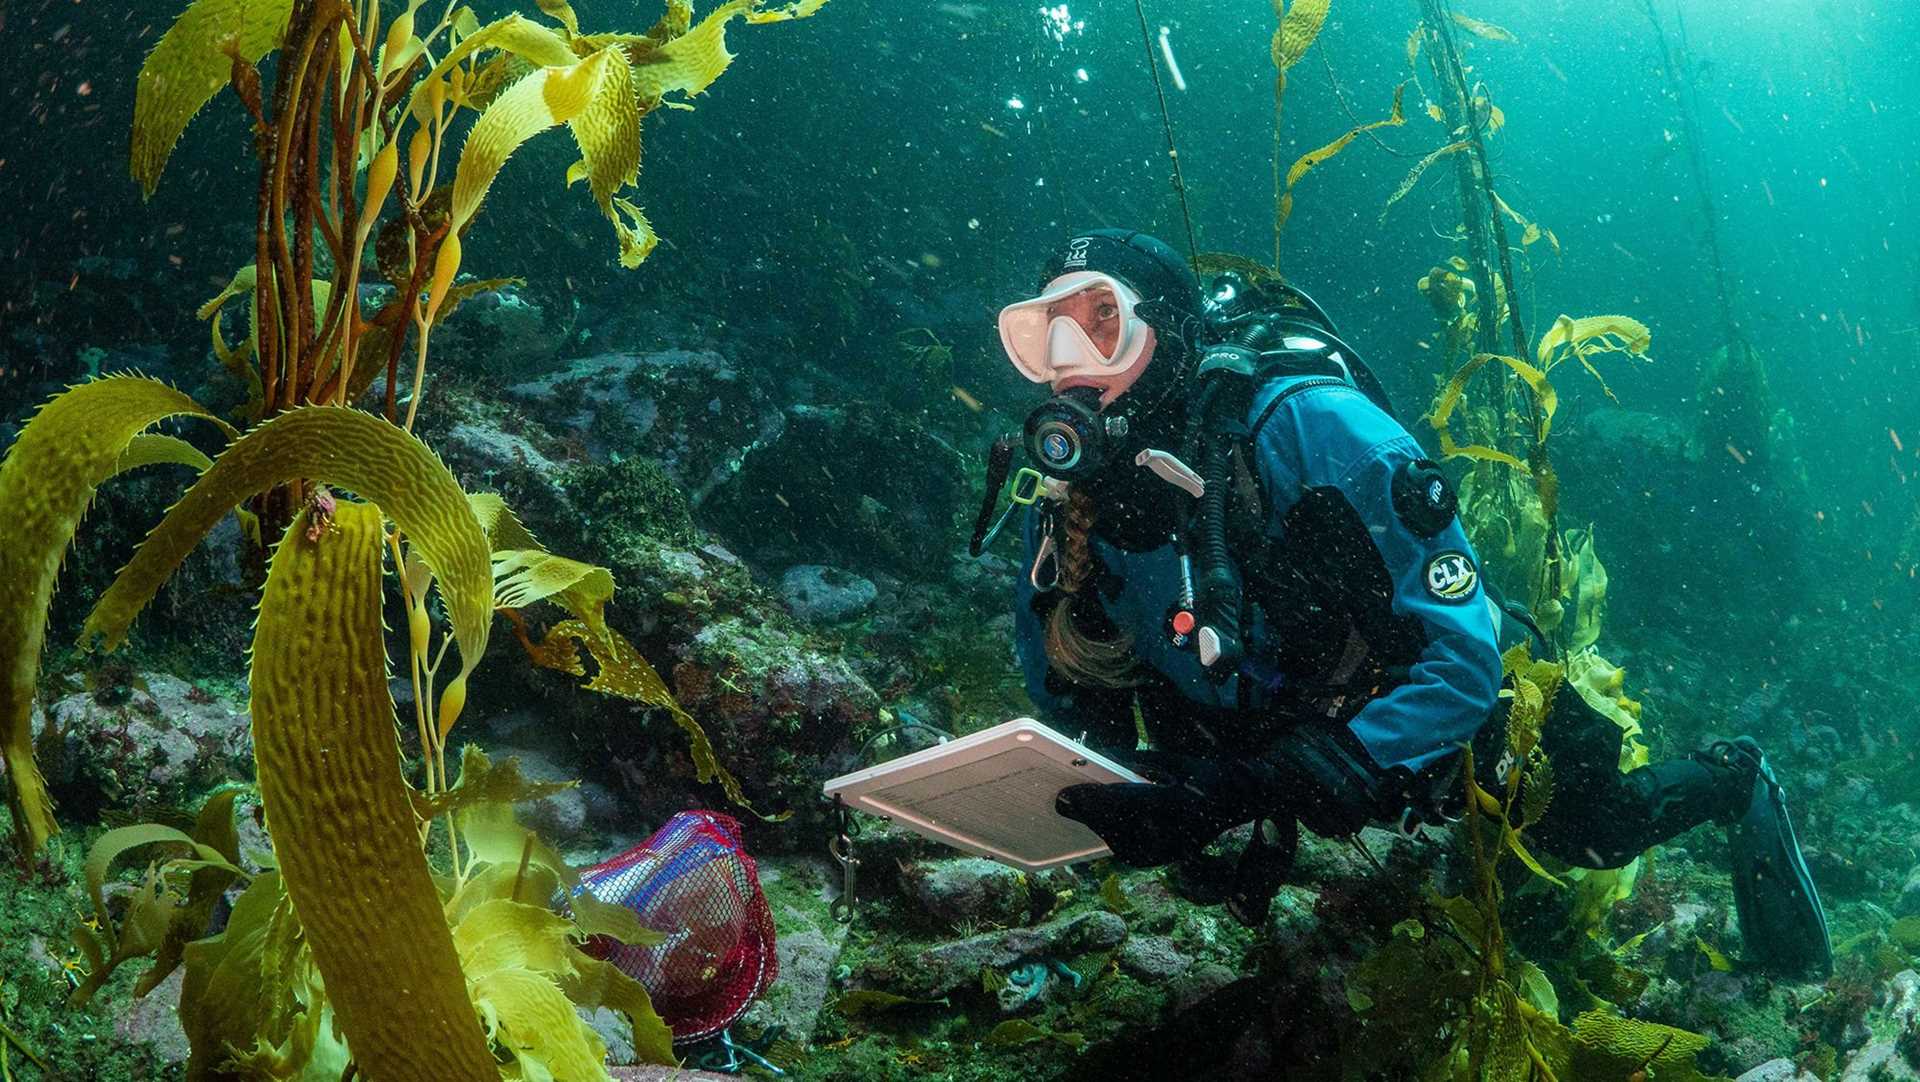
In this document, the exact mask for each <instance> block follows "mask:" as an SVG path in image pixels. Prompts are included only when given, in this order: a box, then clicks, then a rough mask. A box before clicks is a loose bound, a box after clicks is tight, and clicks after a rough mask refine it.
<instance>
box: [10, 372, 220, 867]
mask: <svg viewBox="0 0 1920 1082" xmlns="http://www.w3.org/2000/svg"><path fill="white" fill-rule="evenodd" d="M181 414H195V415H199V416H202V417H209V418H210V415H209V414H207V412H206V411H205V410H203V409H201V408H200V406H199V404H198V403H196V402H194V400H193V399H191V398H188V397H187V396H186V395H184V394H181V393H180V392H179V391H176V390H174V389H173V388H171V387H169V386H167V385H166V384H164V383H160V382H158V381H156V380H150V379H146V378H144V377H139V376H109V377H107V378H105V379H98V380H95V381H93V382H92V383H84V384H81V385H80V386H78V387H74V388H72V389H71V390H68V391H66V392H64V393H62V394H60V395H59V396H57V397H55V398H54V399H52V400H51V401H49V402H48V403H47V404H46V405H45V406H42V407H41V408H40V411H39V412H38V413H36V414H35V415H34V416H33V419H32V420H30V421H28V422H27V426H26V428H24V429H22V430H21V432H20V435H19V437H18V438H17V439H15V440H14V443H13V446H12V447H11V448H10V449H9V450H8V452H7V457H6V461H5V462H4V463H0V501H4V506H5V507H6V508H7V514H6V515H5V516H4V517H0V582H5V583H6V584H7V585H8V587H9V588H10V589H11V590H13V591H14V597H13V600H12V601H11V602H10V603H9V604H7V605H5V606H0V649H3V650H5V651H6V652H7V655H8V656H7V658H6V660H5V663H4V672H5V676H4V684H0V697H3V701H0V711H4V713H0V755H4V756H5V759H6V764H7V776H8V779H9V782H10V785H9V790H8V795H9V799H10V800H11V802H12V807H13V823H14V832H15V835H16V837H17V838H18V840H19V843H20V851H21V856H22V857H23V858H24V857H25V856H26V855H28V854H30V853H32V852H34V851H37V850H38V849H39V848H40V846H41V845H42V844H44V843H45V842H46V840H47V839H48V838H50V837H52V836H53V835H54V834H57V833H59V829H60V828H59V826H58V825H57V824H56V823H55V822H54V819H53V803H52V800H51V798H50V797H49V796H48V795H47V791H46V784H45V782H44V781H42V779H41V777H40V770H39V768H38V767H37V766H35V765H34V762H33V733H32V727H33V725H32V716H33V696H34V689H35V682H36V681H37V680H38V678H39V675H40V648H41V646H42V645H43V643H44V642H45V639H46V631H47V605H48V603H49V602H50V601H51V600H52V599H53V584H54V580H55V578H56V577H57V576H58V574H59V572H60V558H61V554H62V553H64V552H65V551H66V548H67V545H68V543H70V542H71V541H72V540H73V534H74V531H75V530H76V529H78V528H79V525H80V519H81V517H82V516H83V515H85V514H86V510H87V505H88V504H89V503H90V502H92V500H93V493H94V490H95V489H96V488H98V487H99V486H100V484H101V483H102V482H104V481H105V480H106V479H107V478H109V477H112V476H113V475H114V474H115V473H116V472H118V471H119V470H120V469H122V468H123V466H122V462H123V457H124V455H125V454H126V450H127V446H128V444H129V443H130V442H131V441H132V440H133V438H134V437H135V436H136V435H138V434H139V433H140V432H141V431H143V430H145V429H146V428H148V427H150V426H152V425H154V424H156V423H158V422H160V421H162V420H164V419H166V418H168V417H173V416H178V415H181ZM210 419H211V418H210ZM216 423H217V422H216Z"/></svg>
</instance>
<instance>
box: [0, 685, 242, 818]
mask: <svg viewBox="0 0 1920 1082" xmlns="http://www.w3.org/2000/svg"><path fill="white" fill-rule="evenodd" d="M106 672H107V670H104V669H103V670H102V672H101V673H100V674H99V675H97V677H96V680H95V689H94V690H92V691H81V692H76V693H74V694H71V695H67V696H65V697H64V698H61V699H59V700H57V701H55V702H54V704H53V705H52V706H50V707H48V708H47V710H46V711H45V713H44V714H39V715H36V720H35V727H36V733H35V736H34V741H35V745H36V747H37V748H38V749H39V759H40V765H41V770H42V771H43V772H44V773H45V774H46V777H47V783H48V785H49V786H51V787H52V788H53V789H54V790H55V793H56V795H57V796H59V797H60V798H61V799H62V800H64V801H69V802H70V806H74V807H75V808H76V810H80V811H82V812H83V813H84V812H85V811H97V810H99V809H101V808H106V807H112V808H120V809H127V810H143V809H146V808H150V807H153V806H156V805H171V806H178V807H186V806H189V805H190V804H191V803H192V801H193V799H194V798H195V797H197V796H199V795H200V794H201V793H203V792H204V791H205V790H206V789H207V788H208V787H210V786H212V785H215V784H218V783H220V782H223V781H245V780H248V779H250V778H252V776H253V729H252V720H251V719H250V718H249V717H248V715H247V711H246V708H245V707H244V706H243V705H242V704H240V703H236V702H232V701H229V700H227V699H225V698H222V697H220V696H218V695H215V694H213V693H211V692H209V691H206V690H205V689H203V688H201V687H199V686H196V685H194V684H189V683H188V682H186V681H185V680H182V679H180V678H179V677H177V676H173V675H171V674H168V673H146V674H140V673H135V672H132V671H131V670H126V671H124V672H120V673H117V674H114V675H106Z"/></svg>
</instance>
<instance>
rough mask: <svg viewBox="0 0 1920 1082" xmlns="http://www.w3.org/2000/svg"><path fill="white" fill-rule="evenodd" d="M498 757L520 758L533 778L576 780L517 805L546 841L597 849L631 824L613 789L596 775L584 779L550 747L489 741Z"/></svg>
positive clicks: (564, 848) (523, 820) (563, 847)
mask: <svg viewBox="0 0 1920 1082" xmlns="http://www.w3.org/2000/svg"><path fill="white" fill-rule="evenodd" d="M488 755H489V757H490V758H492V759H493V760H494V761H495V762H503V761H505V760H506V759H508V758H513V759H518V760H519V761H520V774H521V776H522V777H524V778H526V779H527V780H528V781H539V782H566V781H571V782H577V783H578V784H576V785H574V786H573V787H572V788H570V789H566V790H563V791H561V792H558V793H554V794H552V795H551V796H546V797H542V798H541V799H539V800H529V801H523V802H522V803H520V804H519V805H518V806H517V807H516V808H515V814H516V817H517V818H518V819H519V822H520V825H522V826H524V827H527V828H528V829H530V830H532V831H534V832H535V833H537V834H539V835H540V837H541V839H542V840H543V841H546V842H548V843H549V844H551V845H552V846H553V847H554V848H555V849H557V850H559V851H560V852H562V853H574V852H580V851H594V852H598V851H599V850H600V849H602V848H604V843H605V842H606V840H607V838H608V837H609V836H610V835H612V834H615V833H618V832H620V831H621V829H622V828H623V827H626V826H631V824H628V823H625V822H623V816H622V814H621V805H620V801H619V799H618V798H616V797H615V796H614V794H613V791H612V790H611V789H608V788H607V787H606V786H605V785H602V784H600V783H599V782H597V781H582V780H581V776H582V772H581V771H580V770H579V769H577V768H573V767H570V766H567V765H565V764H563V763H561V762H560V761H559V760H557V759H555V758H554V757H552V756H550V755H548V754H547V753H546V752H543V751H540V750H537V749H533V748H517V747H490V748H489V749H488Z"/></svg>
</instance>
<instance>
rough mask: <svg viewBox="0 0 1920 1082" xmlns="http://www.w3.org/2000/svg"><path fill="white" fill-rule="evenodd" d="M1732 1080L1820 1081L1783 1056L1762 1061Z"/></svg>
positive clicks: (1772, 1081)
mask: <svg viewBox="0 0 1920 1082" xmlns="http://www.w3.org/2000/svg"><path fill="white" fill-rule="evenodd" d="M1733 1082H1820V1079H1819V1077H1818V1076H1817V1075H1811V1074H1808V1073H1807V1072H1805V1071H1803V1070H1801V1069H1800V1066H1799V1064H1796V1063H1795V1062H1793V1061H1792V1060H1790V1059H1787V1058H1786V1057H1784V1056H1783V1057H1781V1058H1779V1059H1770V1060H1768V1061H1767V1062H1765V1063H1762V1064H1761V1065H1760V1066H1758V1067H1755V1068H1754V1069H1752V1070H1751V1071H1748V1072H1746V1073H1745V1074H1742V1075H1741V1076H1740V1077H1739V1078H1736V1079H1734V1080H1733Z"/></svg>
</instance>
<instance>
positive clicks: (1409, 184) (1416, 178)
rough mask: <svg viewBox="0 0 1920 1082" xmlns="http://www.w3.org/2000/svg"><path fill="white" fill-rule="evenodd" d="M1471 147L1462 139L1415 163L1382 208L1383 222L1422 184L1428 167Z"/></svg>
mask: <svg viewBox="0 0 1920 1082" xmlns="http://www.w3.org/2000/svg"><path fill="white" fill-rule="evenodd" d="M1469 145H1470V144H1469V143H1468V142H1467V140H1465V139H1460V140H1457V141H1455V142H1452V143H1448V144H1447V145H1446V146H1443V147H1441V148H1440V149H1438V150H1436V151H1433V152H1432V153H1430V154H1428V155H1427V156H1426V157H1424V158H1421V159H1420V160H1419V161H1417V162H1415V163H1413V168H1412V169H1410V170H1408V171H1407V175H1406V176H1404V177H1402V178H1400V185H1399V187H1396V188H1395V189H1394V190H1393V194H1392V195H1390V196H1388V197H1387V203H1386V205H1385V206H1383V207H1381V208H1380V220H1381V221H1382V222H1384V221H1386V220H1387V212H1388V211H1390V210H1392V209H1393V205H1394V204H1395V203H1398V202H1399V201H1400V200H1402V199H1405V198H1406V197H1407V193H1408V192H1410V191H1412V190H1413V186H1414V185H1415V184H1418V183H1420V177H1421V175H1422V174H1424V173H1426V171H1427V167H1428V166H1430V165H1432V164H1433V163H1434V162H1437V161H1439V160H1440V159H1441V158H1444V157H1446V156H1447V155H1449V154H1457V153H1459V152H1460V151H1462V150H1465V149H1467V147H1468V146H1469Z"/></svg>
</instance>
